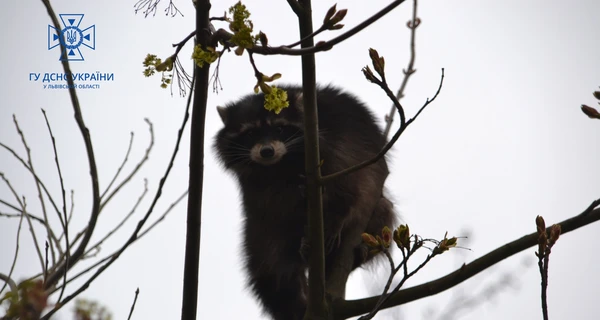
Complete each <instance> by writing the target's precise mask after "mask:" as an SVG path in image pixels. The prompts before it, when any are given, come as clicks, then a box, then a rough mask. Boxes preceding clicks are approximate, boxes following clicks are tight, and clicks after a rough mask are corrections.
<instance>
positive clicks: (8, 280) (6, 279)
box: [0, 211, 25, 294]
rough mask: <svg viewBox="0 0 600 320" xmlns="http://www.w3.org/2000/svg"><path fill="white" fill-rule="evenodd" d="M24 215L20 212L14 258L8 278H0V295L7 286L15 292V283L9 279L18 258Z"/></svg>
mask: <svg viewBox="0 0 600 320" xmlns="http://www.w3.org/2000/svg"><path fill="white" fill-rule="evenodd" d="M24 215H25V212H23V211H21V219H19V226H18V227H17V243H16V245H15V256H14V258H13V261H12V264H11V265H10V271H8V276H4V277H3V278H1V279H2V280H4V285H2V289H0V294H2V291H4V288H6V285H7V284H8V285H9V286H10V288H11V290H12V291H13V292H14V291H16V289H15V288H16V285H15V284H14V283H15V282H14V281H12V279H11V277H12V273H13V271H14V270H15V264H17V258H18V257H19V242H20V240H19V237H20V236H21V225H22V224H23V216H24Z"/></svg>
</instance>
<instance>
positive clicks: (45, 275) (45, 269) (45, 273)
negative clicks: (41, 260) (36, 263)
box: [43, 241, 49, 283]
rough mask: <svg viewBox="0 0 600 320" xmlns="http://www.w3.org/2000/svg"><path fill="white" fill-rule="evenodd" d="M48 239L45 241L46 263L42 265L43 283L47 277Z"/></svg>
mask: <svg viewBox="0 0 600 320" xmlns="http://www.w3.org/2000/svg"><path fill="white" fill-rule="evenodd" d="M48 247H49V245H48V241H46V264H45V265H44V280H43V281H44V283H45V282H46V278H48Z"/></svg>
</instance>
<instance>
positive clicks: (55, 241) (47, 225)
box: [13, 114, 62, 263]
mask: <svg viewBox="0 0 600 320" xmlns="http://www.w3.org/2000/svg"><path fill="white" fill-rule="evenodd" d="M13 122H14V123H15V128H16V129H17V133H18V134H19V136H20V137H21V142H22V143H23V147H25V152H26V153H27V164H28V165H29V167H30V168H31V170H30V173H31V174H32V175H33V179H34V180H35V186H36V188H37V193H38V199H40V206H41V207H42V217H43V218H44V227H45V228H46V234H47V238H48V239H49V240H50V252H51V253H52V262H53V263H55V262H56V253H55V252H54V246H55V245H56V249H57V250H58V254H59V255H61V254H62V248H61V247H60V242H59V241H58V239H56V235H55V234H54V231H53V230H52V228H50V223H49V222H48V221H49V220H48V214H47V211H46V202H45V201H44V197H43V196H42V190H41V188H40V182H39V181H38V179H37V174H36V173H35V169H34V168H33V161H32V160H31V149H30V148H29V145H28V144H27V140H26V139H25V134H24V133H23V131H22V130H21V128H20V127H19V122H18V121H17V116H15V115H14V114H13ZM58 218H59V219H60V213H59V214H58Z"/></svg>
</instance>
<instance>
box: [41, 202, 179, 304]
mask: <svg viewBox="0 0 600 320" xmlns="http://www.w3.org/2000/svg"><path fill="white" fill-rule="evenodd" d="M187 194H188V192H187V191H185V192H184V193H183V194H182V195H181V196H179V198H177V200H175V201H174V202H173V203H171V205H170V206H169V207H168V208H167V210H165V212H163V214H162V215H161V216H160V218H159V219H157V220H156V221H154V223H152V224H151V225H150V226H149V227H148V229H146V230H144V231H143V232H141V233H140V235H139V236H138V237H137V239H135V241H138V240H140V239H141V238H142V237H144V236H145V235H146V234H147V233H149V232H150V231H151V230H152V229H154V227H156V225H158V224H159V223H160V222H161V221H163V220H164V219H165V217H166V216H167V215H168V214H169V213H170V212H171V211H172V210H173V209H174V208H175V206H176V205H177V204H179V203H180V202H181V200H183V199H184V198H185V196H186V195H187ZM135 241H134V242H135ZM117 253H118V251H115V252H113V253H112V254H110V255H108V256H107V257H104V258H102V259H100V260H98V261H96V263H94V264H93V265H91V266H89V267H88V268H86V269H84V270H82V271H81V272H79V273H77V274H76V275H75V276H73V277H72V278H70V279H69V280H68V281H67V283H66V284H69V283H70V282H72V281H74V280H76V279H78V278H79V277H81V276H83V275H85V274H86V273H88V272H90V271H92V270H93V269H95V268H96V267H98V266H99V265H101V264H102V263H104V262H106V261H107V260H109V259H111V258H112V257H113V256H114V255H116V254H117ZM38 276H39V275H36V276H34V277H33V278H37V277H38ZM60 289H61V288H60V287H59V288H55V289H54V290H52V291H51V292H50V294H52V293H54V292H56V291H58V290H60Z"/></svg>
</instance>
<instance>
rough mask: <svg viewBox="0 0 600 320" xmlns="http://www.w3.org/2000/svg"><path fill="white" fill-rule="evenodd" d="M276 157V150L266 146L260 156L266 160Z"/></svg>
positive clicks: (261, 150) (261, 149)
mask: <svg viewBox="0 0 600 320" xmlns="http://www.w3.org/2000/svg"><path fill="white" fill-rule="evenodd" d="M274 155H275V149H273V147H271V146H264V147H262V148H260V156H261V157H263V158H265V159H270V158H272V157H273V156H274Z"/></svg>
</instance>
